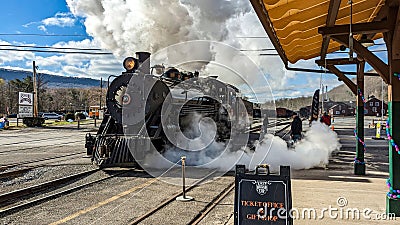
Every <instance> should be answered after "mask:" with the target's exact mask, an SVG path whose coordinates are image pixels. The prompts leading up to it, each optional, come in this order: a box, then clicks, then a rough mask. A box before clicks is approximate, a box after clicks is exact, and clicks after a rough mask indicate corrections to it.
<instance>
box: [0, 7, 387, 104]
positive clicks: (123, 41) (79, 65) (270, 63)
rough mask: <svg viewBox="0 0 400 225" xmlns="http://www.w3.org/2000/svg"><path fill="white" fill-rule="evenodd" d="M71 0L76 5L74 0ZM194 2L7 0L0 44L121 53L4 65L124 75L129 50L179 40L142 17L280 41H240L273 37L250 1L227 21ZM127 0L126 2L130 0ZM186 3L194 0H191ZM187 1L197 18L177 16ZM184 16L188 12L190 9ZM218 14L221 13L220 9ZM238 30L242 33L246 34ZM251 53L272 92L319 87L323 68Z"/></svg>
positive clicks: (3, 61)
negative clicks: (318, 71)
mask: <svg viewBox="0 0 400 225" xmlns="http://www.w3.org/2000/svg"><path fill="white" fill-rule="evenodd" d="M67 1H68V4H69V6H68V5H67ZM160 1H162V0H160ZM190 1H191V0H169V2H170V3H171V4H169V7H171V10H170V11H171V13H172V14H171V15H169V14H167V15H163V14H161V13H165V9H164V8H160V9H157V8H153V6H152V5H148V6H147V7H148V8H147V10H149V11H153V10H155V11H156V13H155V15H146V13H144V12H143V11H145V10H146V3H147V2H146V1H145V0H142V1H139V0H138V1H136V2H141V4H142V5H139V4H138V7H136V5H135V6H134V7H133V6H132V5H128V3H127V2H124V1H118V0H107V1H105V0H78V1H74V0H18V1H17V0H0V3H1V6H2V13H1V14H0V20H1V21H2V25H1V26H0V44H2V45H7V44H13V45H36V46H52V47H69V48H71V47H72V48H101V49H103V52H113V53H114V54H115V55H117V56H112V55H111V56H110V55H73V54H49V53H31V52H15V51H5V50H0V68H8V69H22V70H31V67H32V61H33V60H35V61H36V64H37V65H38V66H39V70H40V72H46V73H53V74H58V75H63V76H78V77H91V78H95V79H100V77H103V78H107V77H108V75H111V74H114V75H116V74H119V73H120V72H121V70H122V68H121V61H122V60H123V58H124V57H126V56H128V55H127V54H130V53H131V52H134V51H143V50H148V49H146V48H150V47H152V46H155V45H158V46H161V47H166V46H163V45H165V44H168V43H169V44H171V43H174V42H170V40H164V39H165V36H166V35H162V36H158V35H157V33H152V32H153V31H152V29H153V27H146V26H143V24H142V23H140V21H141V20H147V21H152V20H157V21H156V23H160V24H161V26H162V27H164V28H165V29H166V31H169V30H176V29H179V30H184V29H183V28H185V26H187V27H188V31H190V33H188V34H189V35H191V39H193V40H194V39H203V38H204V37H203V36H201V35H199V33H205V34H208V36H207V35H206V36H207V37H206V38H205V39H208V40H214V39H218V38H220V33H224V32H227V33H229V32H230V31H231V30H232V31H234V32H236V33H235V34H234V36H229V35H228V38H227V39H226V40H225V41H226V43H228V44H232V43H237V42H240V43H241V46H242V47H244V48H245V49H261V48H270V47H271V46H272V45H271V43H270V42H269V41H268V39H260V40H243V39H240V40H239V39H235V36H266V34H265V31H264V30H263V28H262V27H261V24H260V22H259V21H258V18H257V17H256V16H255V13H254V12H253V11H252V10H251V9H250V10H249V9H248V10H247V11H246V13H244V14H243V13H241V12H239V11H238V10H237V8H239V7H241V8H249V7H250V8H251V6H250V4H249V1H248V0H237V1H235V3H232V7H231V8H230V9H229V8H228V10H227V12H219V11H218V15H220V14H223V13H226V14H228V15H229V16H231V18H230V19H228V20H226V19H225V21H224V22H223V23H222V26H221V24H218V23H216V22H215V21H220V20H221V18H222V19H224V17H221V18H216V19H215V20H214V21H213V18H210V15H213V14H211V13H210V14H207V15H206V16H207V17H201V15H197V14H195V13H196V10H193V8H190V7H197V6H194V5H193V4H192V5H191V4H189V3H190ZM121 2H123V4H126V5H122V3H121ZM185 2H186V3H187V5H185ZM188 2H189V3H188ZM207 2H208V3H209V4H217V5H218V4H220V2H214V1H205V3H204V5H200V6H198V7H199V9H202V8H201V7H203V6H204V7H205V9H207V10H208V11H209V10H214V8H215V10H219V8H220V7H211V8H210V7H209V6H207V5H205V4H206V3H207ZM100 3H101V4H103V5H101V7H102V8H104V10H105V13H104V15H103V14H101V15H100V14H98V15H93V14H96V12H98V8H96V7H98V4H100ZM201 4H203V3H201ZM221 4H222V3H221ZM182 5H184V6H185V7H186V8H187V9H188V17H189V19H188V21H185V18H183V17H177V18H176V20H175V21H174V18H171V17H172V16H174V14H173V13H174V11H178V10H181V11H182V10H183V11H184V10H185V7H183V8H182ZM207 7H208V8H207ZM189 9H192V10H189ZM225 9H226V7H224V10H225ZM157 10H160V11H157ZM122 12H123V13H122ZM101 13H103V12H101ZM129 13H131V14H129ZM157 13H158V14H160V16H158V15H157ZM182 15H185V14H184V13H182ZM214 15H217V13H215V14H214ZM218 15H217V16H218ZM103 16H104V18H103ZM107 16H108V17H107ZM151 16H154V17H151ZM163 16H165V17H163ZM225 17H227V16H225ZM136 18H137V19H136ZM165 18H167V19H168V21H166V19H165ZM232 18H233V19H232ZM85 21H86V24H89V27H85V25H84V24H85ZM137 21H139V22H137ZM135 22H136V24H135ZM130 23H133V24H134V25H131V26H132V27H130V28H129V29H128V28H126V27H123V26H126V25H127V24H128V25H129V24H130ZM204 24H207V27H205V26H204ZM208 24H209V25H208ZM154 26H155V25H154ZM170 26H171V27H170ZM225 27H227V30H226V31H223V30H221V29H224V28H225ZM197 29H199V30H200V31H201V32H198V33H193V31H194V32H196V30H197ZM188 31H187V32H188ZM187 32H186V33H187ZM207 32H208V33H207ZM88 33H89V34H90V35H89V34H88ZM147 33H148V34H147ZM232 33H233V32H232ZM237 33H240V35H238V34H237ZM4 34H40V35H66V36H24V35H4ZM154 34H155V35H154ZM72 35H76V36H72ZM146 35H148V36H146ZM167 35H168V34H167ZM173 35H175V34H173ZM110 37H111V39H110ZM149 37H150V38H149ZM163 38H164V39H163ZM187 39H188V37H184V38H183V39H182V40H187ZM139 40H140V41H139ZM147 40H151V41H152V42H154V43H150V42H151V41H147ZM182 40H181V41H182ZM163 41H164V42H163ZM173 41H175V42H176V41H179V39H177V40H173ZM382 42H383V41H382V40H378V41H376V43H382ZM143 46H146V47H143ZM149 46H150V47H149ZM0 48H3V49H4V48H11V47H0ZM384 48H385V47H384V46H382V45H378V46H374V47H372V48H371V49H372V50H374V49H384ZM127 52H128V53H127ZM251 54H254V53H249V55H251ZM377 55H378V56H379V57H380V58H382V59H383V60H384V61H386V52H380V53H377ZM334 56H335V55H331V56H329V57H334ZM338 56H340V57H346V55H344V54H336V57H338ZM250 57H251V58H252V59H253V60H254V61H255V62H256V63H258V66H259V67H260V68H261V69H262V71H264V72H265V74H266V77H267V78H268V81H269V83H270V84H271V87H272V91H273V93H274V95H275V96H276V97H278V98H282V97H297V96H306V95H311V94H312V93H313V92H314V90H315V89H317V88H319V83H320V76H321V74H312V73H299V72H297V73H295V72H293V71H285V70H284V69H283V67H284V66H283V64H282V62H281V61H280V58H279V57H278V56H272V57H269V56H268V57H257V56H254V55H253V56H250ZM314 60H315V59H312V60H307V61H299V62H298V63H296V64H295V65H292V66H293V67H303V68H311V69H319V68H318V67H317V66H316V64H315V63H314ZM343 68H344V67H343ZM370 69H371V67H370V66H369V65H367V66H366V70H370ZM344 70H347V71H355V67H354V66H353V67H347V68H344ZM322 77H323V83H324V85H328V88H329V89H331V88H333V87H335V86H337V85H339V84H340V82H338V81H337V78H336V77H335V76H334V75H329V74H327V75H325V74H323V76H322Z"/></svg>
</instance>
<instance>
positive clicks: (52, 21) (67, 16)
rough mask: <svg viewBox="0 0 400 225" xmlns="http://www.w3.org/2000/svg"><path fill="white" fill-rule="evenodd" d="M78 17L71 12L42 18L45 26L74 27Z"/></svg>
mask: <svg viewBox="0 0 400 225" xmlns="http://www.w3.org/2000/svg"><path fill="white" fill-rule="evenodd" d="M75 21H76V19H75V18H74V16H73V15H72V14H71V13H60V12H58V13H56V15H55V16H54V17H49V18H46V19H44V20H42V22H41V23H42V24H43V25H44V26H59V27H72V26H73V25H74V23H75Z"/></svg>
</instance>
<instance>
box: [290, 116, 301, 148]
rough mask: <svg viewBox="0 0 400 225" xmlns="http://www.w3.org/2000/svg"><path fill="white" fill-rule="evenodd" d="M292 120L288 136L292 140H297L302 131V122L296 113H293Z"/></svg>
mask: <svg viewBox="0 0 400 225" xmlns="http://www.w3.org/2000/svg"><path fill="white" fill-rule="evenodd" d="M292 118H293V121H292V124H291V125H290V136H291V137H292V140H293V141H294V142H296V141H298V140H300V139H301V132H302V131H303V122H301V119H300V118H299V116H298V115H297V113H293V116H292Z"/></svg>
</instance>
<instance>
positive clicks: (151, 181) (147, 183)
mask: <svg viewBox="0 0 400 225" xmlns="http://www.w3.org/2000/svg"><path fill="white" fill-rule="evenodd" d="M156 181H157V179H155V178H153V179H151V180H149V181H147V182H146V183H143V184H141V185H138V186H135V187H133V188H131V189H129V190H127V191H124V192H121V193H119V194H117V195H115V196H113V197H111V198H108V199H106V200H104V201H101V202H99V203H97V204H95V205H92V206H90V207H89V208H86V209H82V210H80V211H78V212H76V213H74V214H72V215H69V216H67V217H65V218H64V219H61V220H59V221H56V222H53V223H51V224H50V225H58V224H62V223H65V222H67V221H70V220H72V219H74V218H76V217H78V216H80V215H83V214H86V213H88V212H90V211H92V210H95V209H97V208H99V207H101V206H103V205H106V204H108V203H110V202H113V201H115V200H117V199H119V198H121V197H124V196H125V195H128V194H130V193H132V192H134V191H137V190H139V189H141V188H145V187H147V186H149V185H150V184H152V183H154V182H156Z"/></svg>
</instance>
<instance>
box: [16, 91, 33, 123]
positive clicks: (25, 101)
mask: <svg viewBox="0 0 400 225" xmlns="http://www.w3.org/2000/svg"><path fill="white" fill-rule="evenodd" d="M18 96H19V98H18V105H19V109H18V117H19V118H24V117H32V116H33V93H26V92H19V93H18Z"/></svg>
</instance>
